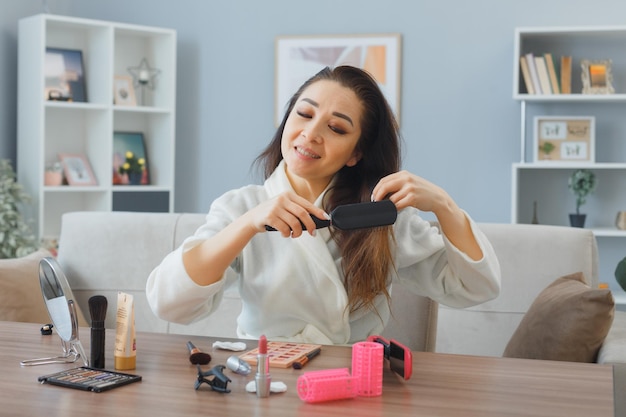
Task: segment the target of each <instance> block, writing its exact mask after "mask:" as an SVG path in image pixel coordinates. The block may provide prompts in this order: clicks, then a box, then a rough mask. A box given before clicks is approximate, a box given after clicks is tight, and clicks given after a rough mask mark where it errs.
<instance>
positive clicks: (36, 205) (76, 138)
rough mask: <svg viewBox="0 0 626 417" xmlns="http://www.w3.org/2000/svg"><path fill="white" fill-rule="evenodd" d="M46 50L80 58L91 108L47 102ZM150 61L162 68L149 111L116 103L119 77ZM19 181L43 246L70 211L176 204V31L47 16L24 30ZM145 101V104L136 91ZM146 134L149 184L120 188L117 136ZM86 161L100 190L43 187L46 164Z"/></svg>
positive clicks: (25, 23)
mask: <svg viewBox="0 0 626 417" xmlns="http://www.w3.org/2000/svg"><path fill="white" fill-rule="evenodd" d="M47 47H56V48H63V49H72V50H80V51H82V56H83V67H84V77H85V83H86V90H87V101H86V102H71V101H70V102H68V101H50V100H48V99H46V98H45V94H44V88H45V72H44V71H45V54H46V48H47ZM143 58H145V59H147V61H148V62H149V63H150V66H151V67H154V68H157V69H159V74H158V77H155V78H154V79H153V81H154V84H155V85H154V90H151V89H146V90H145V103H142V102H141V101H139V102H138V104H139V105H137V106H132V107H130V106H120V105H115V104H114V93H113V90H114V76H116V75H130V74H129V72H128V68H129V67H135V66H138V65H139V64H140V62H141V60H142V59H143ZM18 66H19V73H18V76H19V78H18V145H17V168H18V171H17V175H18V180H19V182H20V183H21V184H22V186H23V187H24V189H25V191H26V192H27V193H29V194H30V195H31V197H32V198H33V204H32V205H31V210H30V211H28V212H26V213H25V215H26V216H27V217H28V218H30V219H32V221H33V224H34V229H35V231H36V234H37V235H38V236H39V237H40V238H56V237H57V236H58V235H59V232H60V226H61V225H60V222H61V216H62V214H63V213H66V212H69V211H77V210H87V211H110V210H125V211H161V212H171V211H173V206H174V160H175V159H174V150H175V108H176V32H175V31H173V30H171V29H164V28H155V27H147V26H136V25H128V24H122V23H115V22H105V21H98V20H90V19H80V18H72V17H66V16H57V15H49V14H41V15H36V16H32V17H28V18H25V19H22V20H20V22H19V51H18ZM136 95H137V96H138V97H140V96H141V94H140V92H139V91H136ZM115 131H136V132H143V134H144V138H145V142H146V153H147V159H148V161H149V170H150V171H149V172H150V184H149V185H113V183H112V176H113V132H115ZM60 153H73V154H82V155H84V156H85V157H86V158H87V160H88V161H89V163H90V165H91V168H92V170H93V173H94V176H95V177H96V181H97V185H92V186H79V185H60V186H48V185H45V184H44V174H45V169H46V166H48V165H51V164H52V163H54V162H55V161H58V154H60Z"/></svg>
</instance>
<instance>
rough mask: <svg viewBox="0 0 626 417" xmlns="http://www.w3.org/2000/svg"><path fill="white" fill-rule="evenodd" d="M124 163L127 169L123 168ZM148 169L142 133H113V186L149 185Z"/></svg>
mask: <svg viewBox="0 0 626 417" xmlns="http://www.w3.org/2000/svg"><path fill="white" fill-rule="evenodd" d="M129 152H130V153H131V154H132V155H130V154H129ZM126 162H128V163H129V167H128V168H124V163H126ZM149 168H150V166H149V163H148V153H147V152H146V144H145V140H144V136H143V133H142V132H114V133H113V185H149V184H150V169H149Z"/></svg>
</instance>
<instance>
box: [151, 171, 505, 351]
mask: <svg viewBox="0 0 626 417" xmlns="http://www.w3.org/2000/svg"><path fill="white" fill-rule="evenodd" d="M291 189H292V187H291V185H290V183H289V180H288V179H287V176H286V174H285V171H284V163H281V164H280V166H279V167H278V168H277V169H276V170H275V171H274V173H273V174H272V176H271V177H270V178H268V179H267V181H265V183H264V184H263V185H250V186H246V187H243V188H240V189H238V190H232V191H229V192H227V193H225V194H224V195H222V196H221V197H219V198H218V199H217V200H215V201H214V203H213V204H212V205H211V209H210V211H209V213H208V214H207V217H206V223H205V224H204V225H203V226H201V227H200V228H199V229H198V230H197V231H196V233H195V234H194V236H191V237H189V238H187V239H186V240H185V241H184V242H183V244H182V245H181V247H180V248H178V249H176V250H175V251H174V252H172V253H170V254H169V255H168V256H167V257H166V258H165V259H164V260H163V262H162V263H161V264H160V265H159V266H158V267H157V268H155V269H154V271H152V273H151V274H150V277H149V278H148V282H147V287H146V293H147V297H148V302H149V304H150V306H151V307H152V310H153V311H154V312H155V314H156V315H157V316H158V317H160V318H162V319H164V320H168V321H172V322H177V323H190V322H192V321H194V320H197V319H200V318H203V317H206V316H207V315H209V314H211V313H212V312H213V311H215V309H216V308H217V307H218V305H219V303H220V302H221V300H222V295H223V292H224V290H225V289H226V288H227V286H229V285H236V286H237V287H238V289H239V293H240V294H241V298H242V301H243V308H242V311H241V314H240V315H239V317H238V319H237V333H238V335H239V337H241V338H248V339H256V338H258V337H260V335H261V334H264V335H265V336H267V338H268V339H271V340H290V341H295V342H305V343H320V344H347V343H354V342H357V341H361V340H364V339H366V338H367V336H369V335H372V334H380V333H381V332H382V330H383V328H384V326H385V324H386V323H387V320H388V319H389V316H390V311H389V306H388V304H387V300H386V298H385V297H384V295H382V294H381V295H379V296H378V297H377V298H376V300H375V305H376V308H377V310H378V314H380V316H379V315H378V314H377V313H376V312H375V311H366V310H364V309H361V310H359V311H356V312H354V313H352V314H349V313H348V312H347V309H346V306H347V301H348V297H347V294H346V290H345V288H344V286H343V272H342V268H341V256H340V253H339V250H338V248H337V245H336V244H335V242H334V241H333V240H332V239H331V238H330V233H329V231H328V229H318V230H317V233H316V236H310V235H309V234H308V233H303V234H302V236H301V237H299V238H297V239H292V238H284V237H282V235H281V234H280V233H278V232H267V233H260V234H257V235H256V236H255V237H254V238H253V239H252V240H251V241H250V242H249V243H248V245H247V246H246V247H245V248H244V250H243V251H242V252H241V253H240V254H239V256H237V258H236V259H235V260H234V261H233V263H232V264H231V265H230V267H229V268H228V269H227V270H226V272H225V273H224V276H223V278H222V280H220V281H218V282H217V283H214V284H212V285H208V286H199V285H197V284H196V283H194V282H193V281H192V280H191V278H190V277H189V276H188V274H187V273H186V271H185V267H184V265H183V261H182V254H183V252H184V251H187V250H189V249H190V248H192V247H194V246H195V245H197V244H199V243H200V242H201V241H203V240H205V239H207V238H209V237H211V236H213V235H215V234H216V233H217V232H219V231H220V230H222V229H223V228H224V227H225V226H226V225H227V224H229V223H230V222H232V221H233V220H234V219H236V218H237V217H239V216H241V215H242V214H244V213H245V212H247V211H248V210H249V209H251V208H252V207H255V206H256V205H258V204H259V203H260V202H262V201H265V200H268V199H270V198H272V197H274V196H276V195H277V194H280V193H282V192H284V191H287V190H291ZM321 198H322V197H321V196H320V198H319V199H318V201H317V202H316V204H317V205H319V204H320V202H321ZM468 218H469V216H468ZM470 223H471V226H472V230H473V231H474V235H475V236H476V239H477V241H478V243H479V244H480V247H481V249H482V251H483V254H484V257H483V259H482V260H480V261H477V262H476V261H473V260H471V259H470V258H468V257H467V256H466V255H465V254H463V253H461V252H460V251H459V250H458V249H456V248H455V247H454V246H453V245H452V244H451V243H450V242H448V241H447V239H445V237H443V236H442V235H440V234H439V233H438V232H437V230H436V229H435V228H433V227H431V225H430V224H429V223H428V222H427V221H425V220H424V219H422V218H421V217H420V216H419V214H418V211H417V210H416V209H413V208H407V209H404V210H401V211H400V212H399V213H398V218H397V220H396V223H395V225H394V231H395V236H396V242H397V250H396V253H395V267H396V268H397V275H396V274H395V273H393V277H392V279H391V280H390V282H391V281H392V280H393V279H399V280H401V281H403V282H404V283H405V284H406V285H407V286H408V288H409V289H410V290H411V291H414V292H415V293H416V294H419V295H423V296H427V297H430V298H432V299H433V300H435V301H438V302H440V303H442V304H446V305H449V306H452V307H468V306H471V305H475V304H479V303H482V302H485V301H487V300H490V299H492V298H494V297H495V296H497V294H498V292H499V289H500V267H499V264H498V260H497V258H496V256H495V253H494V251H493V248H492V247H491V245H490V243H489V242H488V240H487V238H486V237H485V236H484V235H483V234H482V232H480V230H478V228H477V227H476V225H475V224H474V222H473V221H472V220H471V219H470ZM381 319H382V320H381Z"/></svg>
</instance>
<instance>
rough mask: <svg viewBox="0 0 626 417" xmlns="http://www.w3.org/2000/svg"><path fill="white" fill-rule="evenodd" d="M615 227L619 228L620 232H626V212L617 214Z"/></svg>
mask: <svg viewBox="0 0 626 417" xmlns="http://www.w3.org/2000/svg"><path fill="white" fill-rule="evenodd" d="M615 227H617V228H618V229H619V230H626V211H619V212H617V218H616V219H615Z"/></svg>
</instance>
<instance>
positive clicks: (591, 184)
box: [568, 169, 596, 214]
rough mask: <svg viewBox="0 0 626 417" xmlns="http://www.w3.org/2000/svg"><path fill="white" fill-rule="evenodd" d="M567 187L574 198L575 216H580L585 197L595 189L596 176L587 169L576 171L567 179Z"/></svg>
mask: <svg viewBox="0 0 626 417" xmlns="http://www.w3.org/2000/svg"><path fill="white" fill-rule="evenodd" d="M568 187H569V189H570V190H572V192H573V193H574V195H575V196H576V214H580V207H581V206H582V205H583V204H585V203H586V202H587V196H588V195H589V194H591V193H592V192H593V191H594V190H595V189H596V174H594V173H593V172H592V171H590V170H588V169H578V170H576V171H574V172H573V173H572V175H571V176H570V177H569V182H568Z"/></svg>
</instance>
